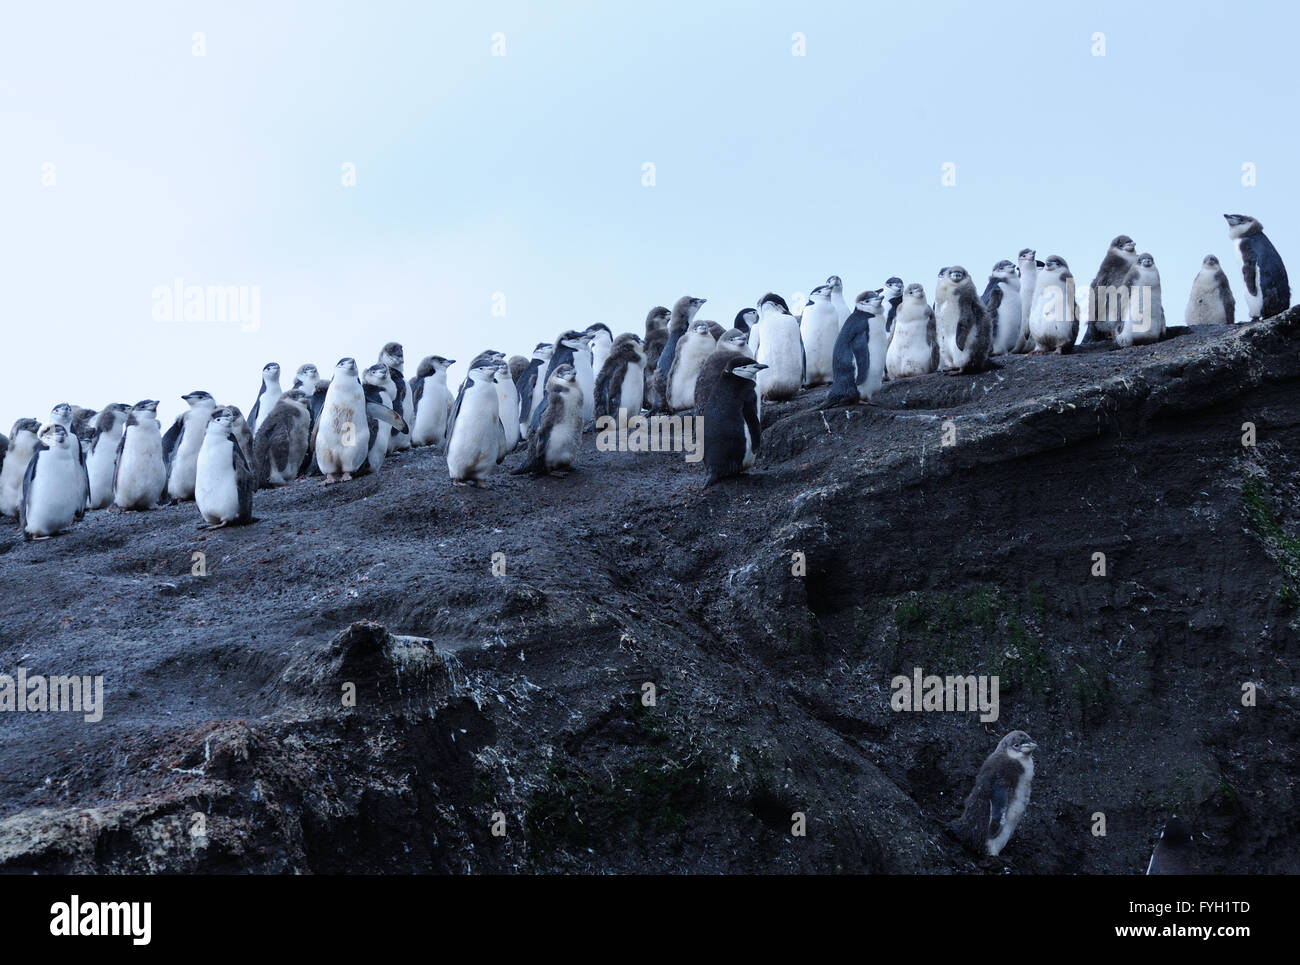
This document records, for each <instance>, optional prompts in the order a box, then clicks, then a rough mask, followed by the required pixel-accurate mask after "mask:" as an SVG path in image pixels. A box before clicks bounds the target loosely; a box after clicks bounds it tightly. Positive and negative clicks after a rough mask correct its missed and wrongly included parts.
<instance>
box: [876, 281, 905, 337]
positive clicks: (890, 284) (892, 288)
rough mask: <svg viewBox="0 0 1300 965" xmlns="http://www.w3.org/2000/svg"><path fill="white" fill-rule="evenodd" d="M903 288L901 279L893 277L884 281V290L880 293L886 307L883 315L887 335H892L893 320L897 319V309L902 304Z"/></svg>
mask: <svg viewBox="0 0 1300 965" xmlns="http://www.w3.org/2000/svg"><path fill="white" fill-rule="evenodd" d="M903 288H904V285H903V279H901V278H899V277H898V276H897V275H894V276H891V277H890V278H888V279H886V281H885V287H884V290H883V291H881V293H880V294H881V297H882V298H883V299H884V302H885V305H887V306H888V308H887V309H886V314H885V333H886V334H888V335H893V333H894V319H895V318H897V317H898V309H899V307H900V306H901V305H902V304H903Z"/></svg>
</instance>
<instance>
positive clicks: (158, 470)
mask: <svg viewBox="0 0 1300 965" xmlns="http://www.w3.org/2000/svg"><path fill="white" fill-rule="evenodd" d="M197 471H198V459H197V457H196V458H195V472H196V473H197ZM115 472H116V475H114V477H113V504H114V505H115V506H117V507H118V508H119V509H153V507H154V506H156V505H158V503H159V501H161V500H162V498H163V494H164V492H165V491H166V488H167V461H166V459H165V458H164V457H163V440H162V426H160V425H159V424H158V401H157V400H156V399H145V400H143V401H142V402H137V403H136V404H135V405H133V406H131V414H130V415H128V416H127V417H126V428H125V429H124V430H123V431H122V441H121V442H119V443H118V444H117V469H116V470H115Z"/></svg>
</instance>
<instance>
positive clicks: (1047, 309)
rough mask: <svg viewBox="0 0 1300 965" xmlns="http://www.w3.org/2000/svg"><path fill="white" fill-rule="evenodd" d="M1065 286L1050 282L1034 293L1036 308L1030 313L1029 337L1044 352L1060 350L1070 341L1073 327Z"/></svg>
mask: <svg viewBox="0 0 1300 965" xmlns="http://www.w3.org/2000/svg"><path fill="white" fill-rule="evenodd" d="M1066 300H1067V299H1066V290H1065V287H1064V286H1063V285H1057V284H1053V283H1051V282H1048V283H1046V284H1043V285H1042V286H1041V287H1039V288H1037V289H1036V290H1035V291H1034V307H1033V308H1032V309H1031V310H1030V312H1029V335H1030V337H1031V338H1033V340H1034V344H1035V346H1036V347H1037V348H1039V349H1043V350H1044V351H1047V350H1051V349H1056V348H1059V347H1060V346H1062V345H1066V344H1068V343H1069V341H1070V329H1071V328H1072V327H1073V325H1072V322H1071V321H1070V319H1069V312H1068V311H1067V309H1070V308H1073V306H1071V305H1067V304H1066Z"/></svg>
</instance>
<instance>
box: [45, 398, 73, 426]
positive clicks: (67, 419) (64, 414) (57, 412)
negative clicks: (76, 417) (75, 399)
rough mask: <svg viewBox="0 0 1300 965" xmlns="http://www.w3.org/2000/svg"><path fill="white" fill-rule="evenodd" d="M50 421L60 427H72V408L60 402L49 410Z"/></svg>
mask: <svg viewBox="0 0 1300 965" xmlns="http://www.w3.org/2000/svg"><path fill="white" fill-rule="evenodd" d="M50 421H51V422H56V423H58V424H59V425H62V426H70V425H72V406H70V405H68V403H66V402H60V403H59V404H58V405H56V406H55V407H54V408H53V409H51V410H50Z"/></svg>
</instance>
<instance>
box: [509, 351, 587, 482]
mask: <svg viewBox="0 0 1300 965" xmlns="http://www.w3.org/2000/svg"><path fill="white" fill-rule="evenodd" d="M582 409H583V406H582V389H581V388H580V387H579V386H578V377H577V372H576V371H575V370H574V367H573V366H572V365H567V364H566V365H561V366H560V367H559V368H557V369H556V370H555V371H554V372H552V373H551V377H550V379H549V380H548V381H547V383H546V414H545V415H544V416H543V417H542V422H541V425H540V426H538V428H537V430H536V431H535V432H531V433H529V435H528V460H527V461H526V462H525V463H524V464H523V465H522V466H520V467H519V468H518V469H516V470H514V471H513V472H512V473H511V475H514V476H519V475H522V474H524V473H532V474H533V475H535V476H544V475H547V474H548V473H549V474H554V475H557V476H563V475H565V474H566V473H567V472H568V470H570V469H572V468H573V460H574V457H575V456H576V455H577V453H578V443H579V442H580V441H581V440H582V426H583V412H582Z"/></svg>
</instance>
